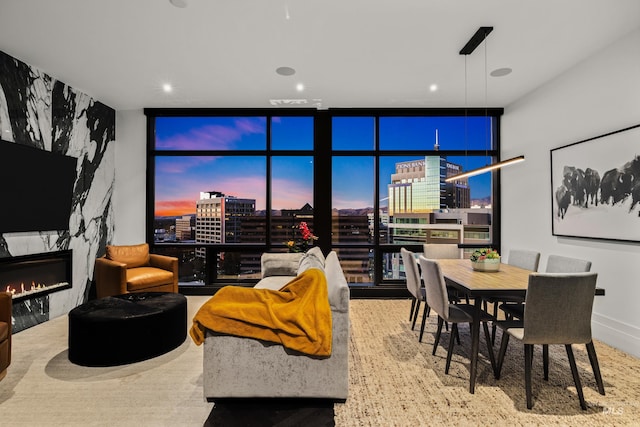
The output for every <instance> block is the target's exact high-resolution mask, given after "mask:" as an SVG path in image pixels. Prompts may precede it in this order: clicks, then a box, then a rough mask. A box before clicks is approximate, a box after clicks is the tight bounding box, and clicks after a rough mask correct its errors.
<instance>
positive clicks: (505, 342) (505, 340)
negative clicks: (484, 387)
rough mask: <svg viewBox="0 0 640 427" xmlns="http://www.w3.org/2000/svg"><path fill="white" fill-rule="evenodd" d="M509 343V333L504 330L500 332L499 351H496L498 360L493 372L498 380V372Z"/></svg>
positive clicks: (500, 370)
mask: <svg viewBox="0 0 640 427" xmlns="http://www.w3.org/2000/svg"><path fill="white" fill-rule="evenodd" d="M508 345H509V334H508V333H506V332H503V333H502V341H500V352H499V353H498V362H497V366H496V370H495V372H494V373H493V376H494V377H495V378H496V379H497V380H499V379H500V372H502V362H504V355H505V354H506V352H507V346H508Z"/></svg>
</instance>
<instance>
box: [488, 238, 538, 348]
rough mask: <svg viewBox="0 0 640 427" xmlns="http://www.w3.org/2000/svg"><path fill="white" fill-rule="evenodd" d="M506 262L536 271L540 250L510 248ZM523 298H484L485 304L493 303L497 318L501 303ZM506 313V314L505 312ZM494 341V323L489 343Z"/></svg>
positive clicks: (514, 301) (518, 300)
mask: <svg viewBox="0 0 640 427" xmlns="http://www.w3.org/2000/svg"><path fill="white" fill-rule="evenodd" d="M507 264H509V265H513V266H514V267H520V268H524V269H525V270H530V271H538V265H539V264H540V252H536V251H530V250H526V249H511V250H510V251H509V257H508V258H507ZM523 301H524V298H518V297H512V296H498V297H495V298H487V299H485V310H486V309H487V305H486V304H493V317H494V319H495V320H498V308H499V307H501V305H502V304H511V303H514V304H521V303H522V302H523ZM505 315H506V314H505ZM495 341H496V325H495V323H494V324H493V325H492V326H491V343H492V344H493V343H495Z"/></svg>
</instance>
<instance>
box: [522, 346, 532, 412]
mask: <svg viewBox="0 0 640 427" xmlns="http://www.w3.org/2000/svg"><path fill="white" fill-rule="evenodd" d="M532 356H533V345H532V344H525V345H524V387H525V391H526V394H527V409H531V408H533V397H532V395H531V365H532V361H533V357H532Z"/></svg>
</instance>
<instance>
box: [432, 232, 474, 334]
mask: <svg viewBox="0 0 640 427" xmlns="http://www.w3.org/2000/svg"><path fill="white" fill-rule="evenodd" d="M422 254H423V255H424V257H425V258H427V259H461V258H462V249H460V248H459V247H458V244H457V243H424V244H423V245H422ZM447 295H449V301H451V302H460V296H459V295H458V291H457V290H456V289H454V288H451V287H450V286H447ZM466 302H467V303H468V302H469V300H468V298H467V299H466ZM447 329H448V327H447Z"/></svg>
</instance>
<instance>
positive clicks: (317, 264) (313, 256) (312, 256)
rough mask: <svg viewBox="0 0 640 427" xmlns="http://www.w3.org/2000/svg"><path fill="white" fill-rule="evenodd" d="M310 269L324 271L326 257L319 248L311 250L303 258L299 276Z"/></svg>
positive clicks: (315, 247)
mask: <svg viewBox="0 0 640 427" xmlns="http://www.w3.org/2000/svg"><path fill="white" fill-rule="evenodd" d="M310 268H318V269H320V270H322V271H324V255H322V251H321V250H320V248H319V247H317V246H314V247H313V248H311V249H309V250H308V251H307V252H305V254H304V255H303V256H302V259H301V260H300V264H299V265H298V275H300V273H302V272H304V271H306V270H308V269H310Z"/></svg>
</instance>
